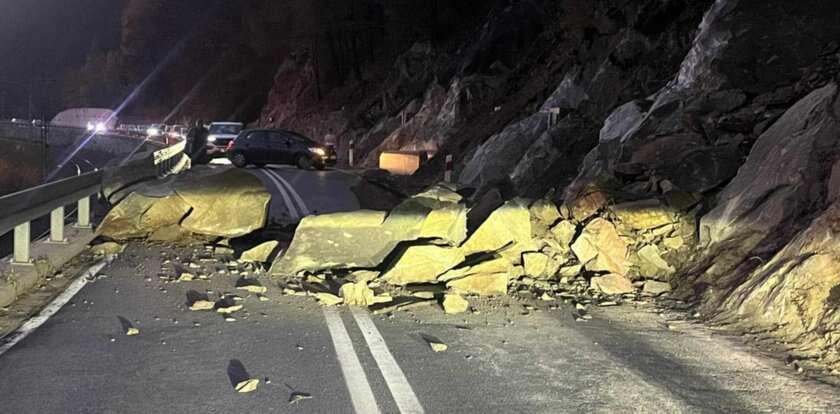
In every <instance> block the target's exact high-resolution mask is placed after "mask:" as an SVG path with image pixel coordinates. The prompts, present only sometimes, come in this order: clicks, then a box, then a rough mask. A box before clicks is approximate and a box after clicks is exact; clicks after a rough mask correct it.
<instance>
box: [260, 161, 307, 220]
mask: <svg viewBox="0 0 840 414" xmlns="http://www.w3.org/2000/svg"><path fill="white" fill-rule="evenodd" d="M259 171H260V172H262V173H263V175H264V176H265V177H266V178H268V179H269V181H271V182H272V183H274V187H275V188H276V189H277V191H278V192H279V193H280V196H281V197H282V198H283V203H285V204H286V210H288V211H289V216H290V217H291V218H292V219H299V218H301V215H300V213H298V210H297V209H296V208H295V205H294V203H292V199H291V198H289V194H287V193H286V188H285V187H284V186H283V184H281V183H280V181H278V180H277V178H275V177H274V175H273V174H271V171H270V170H259Z"/></svg>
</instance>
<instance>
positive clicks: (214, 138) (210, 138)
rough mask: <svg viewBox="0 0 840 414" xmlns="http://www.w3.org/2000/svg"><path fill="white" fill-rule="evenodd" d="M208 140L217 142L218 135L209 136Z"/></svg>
mask: <svg viewBox="0 0 840 414" xmlns="http://www.w3.org/2000/svg"><path fill="white" fill-rule="evenodd" d="M207 142H216V136H215V135H210V136H208V137H207Z"/></svg>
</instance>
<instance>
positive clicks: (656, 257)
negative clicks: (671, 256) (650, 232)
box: [638, 244, 676, 277]
mask: <svg viewBox="0 0 840 414" xmlns="http://www.w3.org/2000/svg"><path fill="white" fill-rule="evenodd" d="M638 254H639V261H640V263H639V271H640V272H641V274H642V275H644V276H649V277H655V276H669V275H671V274H673V273H674V272H675V271H676V269H674V267H673V266H671V265H670V264H668V262H666V261H665V259H663V258H662V256H661V254H660V251H659V248H658V247H656V245H652V244H649V245H647V246H645V247H642V248H641V249H639V252H638Z"/></svg>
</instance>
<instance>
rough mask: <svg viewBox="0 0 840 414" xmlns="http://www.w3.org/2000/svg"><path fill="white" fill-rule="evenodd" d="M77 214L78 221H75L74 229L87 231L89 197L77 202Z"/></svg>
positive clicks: (88, 224)
mask: <svg viewBox="0 0 840 414" xmlns="http://www.w3.org/2000/svg"><path fill="white" fill-rule="evenodd" d="M77 213H78V220H77V221H76V227H78V228H81V229H89V228H90V227H91V226H90V197H89V196H88V197H85V198H83V199H81V200H79V206H78V209H77Z"/></svg>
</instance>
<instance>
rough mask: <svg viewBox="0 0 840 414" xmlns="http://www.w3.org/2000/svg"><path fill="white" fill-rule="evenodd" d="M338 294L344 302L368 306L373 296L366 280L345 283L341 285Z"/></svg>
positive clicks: (372, 300) (372, 301)
mask: <svg viewBox="0 0 840 414" xmlns="http://www.w3.org/2000/svg"><path fill="white" fill-rule="evenodd" d="M339 295H340V296H341V298H342V299H343V300H344V303H345V304H347V305H354V306H370V305H372V304H373V303H374V296H375V295H374V293H373V289H371V288H369V287H368V286H367V282H357V283H352V282H350V283H345V284H343V285H341V289H340V290H339Z"/></svg>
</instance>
